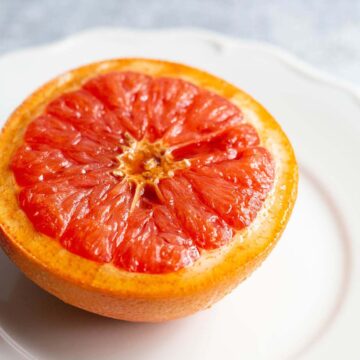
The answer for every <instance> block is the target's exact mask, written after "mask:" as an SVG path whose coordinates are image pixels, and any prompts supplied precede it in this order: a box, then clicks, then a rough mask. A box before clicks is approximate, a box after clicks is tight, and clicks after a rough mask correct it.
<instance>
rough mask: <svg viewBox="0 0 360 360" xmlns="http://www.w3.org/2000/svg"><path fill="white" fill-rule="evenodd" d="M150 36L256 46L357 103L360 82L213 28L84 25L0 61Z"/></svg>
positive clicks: (3, 56)
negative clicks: (98, 40) (97, 40)
mask: <svg viewBox="0 0 360 360" xmlns="http://www.w3.org/2000/svg"><path fill="white" fill-rule="evenodd" d="M149 34H151V35H154V36H166V37H171V36H174V35H190V34H191V36H196V37H197V38H199V39H202V40H205V41H209V42H213V43H215V44H216V45H219V46H224V45H228V46H231V45H235V46H241V47H242V48H244V47H245V48H246V47H247V48H249V49H256V50H260V51H263V52H265V53H268V54H270V55H273V56H274V57H276V58H277V59H278V60H280V61H281V62H282V63H283V64H285V65H287V66H290V67H291V68H292V69H293V70H295V71H297V72H299V73H301V74H302V75H303V76H306V77H307V78H309V79H312V80H315V81H318V82H320V83H323V84H325V85H328V86H332V87H335V88H337V89H338V90H341V91H343V92H344V93H346V94H347V95H349V96H351V97H352V98H353V99H354V100H355V101H356V102H357V105H358V106H360V85H357V84H355V83H352V82H350V81H347V80H344V79H342V78H341V77H339V76H336V75H332V74H331V73H330V72H328V71H324V70H320V69H319V68H317V67H316V66H315V65H312V64H310V63H309V62H307V61H305V60H302V59H301V58H300V57H299V56H298V55H295V54H294V53H292V52H290V51H289V50H286V49H284V48H282V47H280V46H278V45H274V44H272V43H269V42H265V41H260V40H249V39H246V38H243V37H237V36H234V35H228V34H225V33H220V32H217V31H214V30H209V29H205V28H200V27H192V26H183V27H182V26H180V27H164V28H149V29H141V28H131V27H118V26H96V27H91V28H87V29H84V30H81V31H78V32H75V33H73V34H69V35H66V36H64V37H60V38H58V39H55V40H54V41H48V42H44V43H40V44H37V45H30V46H25V47H22V48H19V49H15V50H12V51H9V52H5V53H3V54H0V61H4V60H9V59H10V58H11V57H15V56H16V57H17V56H26V55H28V54H29V53H31V52H34V51H36V52H37V51H43V50H51V49H54V48H57V49H58V48H63V47H67V46H71V45H72V43H74V42H78V41H79V40H81V39H82V38H87V37H91V36H99V35H101V36H129V35H130V36H139V35H149Z"/></svg>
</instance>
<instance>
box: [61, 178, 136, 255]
mask: <svg viewBox="0 0 360 360" xmlns="http://www.w3.org/2000/svg"><path fill="white" fill-rule="evenodd" d="M91 192H92V194H91V195H92V196H91V200H92V202H91V203H90V202H87V201H86V199H82V200H83V201H81V203H80V204H79V205H78V206H77V208H76V210H75V211H76V215H73V217H72V221H71V222H68V226H67V228H66V231H65V232H64V233H63V234H62V236H61V240H60V241H61V243H62V244H63V246H64V247H65V248H66V249H68V250H70V251H72V252H73V253H75V254H78V255H81V256H83V257H86V258H88V259H91V260H95V261H100V262H110V261H112V259H113V256H114V252H115V249H116V247H117V246H118V245H119V244H120V243H121V242H122V241H123V238H124V233H125V229H126V226H127V222H126V221H127V218H128V215H129V211H130V206H131V201H132V192H131V186H130V184H129V183H127V182H122V183H120V184H116V185H113V186H111V187H110V186H109V184H105V185H101V186H100V188H99V187H98V188H96V189H92V191H91ZM79 239H83V241H79Z"/></svg>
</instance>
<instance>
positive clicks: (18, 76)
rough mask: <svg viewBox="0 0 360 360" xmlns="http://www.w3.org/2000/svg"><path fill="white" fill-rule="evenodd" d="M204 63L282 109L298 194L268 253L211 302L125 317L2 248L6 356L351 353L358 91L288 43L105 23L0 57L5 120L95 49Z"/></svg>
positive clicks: (356, 287) (358, 199) (358, 353)
mask: <svg viewBox="0 0 360 360" xmlns="http://www.w3.org/2000/svg"><path fill="white" fill-rule="evenodd" d="M124 56H144V57H153V58H163V59H169V60H176V61H180V62H184V63H187V64H190V65H194V66H197V67H200V68H203V69H206V70H208V71H210V72H212V73H214V74H216V75H219V76H220V77H223V78H225V79H227V80H229V81H230V82H233V83H235V84H236V85H238V86H239V87H241V88H243V89H245V90H246V91H247V92H249V93H250V94H252V95H253V96H254V97H255V98H256V99H258V100H259V101H260V102H262V103H263V104H264V105H265V106H266V107H267V108H268V110H269V111H270V112H271V113H272V114H273V115H274V116H275V117H276V118H277V119H278V121H279V122H280V123H281V125H282V126H283V128H284V129H285V131H286V132H287V134H288V135H289V137H290V139H291V140H292V143H293V144H294V147H295V151H296V154H297V157H298V160H299V162H300V166H301V179H300V188H299V197H298V201H297V204H296V207H295V210H294V213H293V216H292V218H291V221H290V223H289V225H288V228H287V229H286V231H285V234H284V236H283V238H282V239H281V241H280V243H279V244H278V246H277V248H276V249H275V250H274V252H273V253H272V255H271V256H270V257H269V259H268V260H267V261H266V262H265V263H264V265H263V266H262V267H261V268H260V269H259V270H258V271H256V273H255V274H254V275H253V276H251V277H250V278H249V279H248V280H247V281H246V282H244V283H243V284H242V285H240V286H239V287H238V288H237V290H236V291H234V292H233V293H232V294H231V295H229V296H227V297H226V298H225V299H224V300H223V301H221V302H219V303H218V304H216V305H215V306H214V307H213V308H212V309H210V310H207V311H204V312H201V313H199V314H196V315H194V316H191V317H189V318H186V319H183V320H178V321H173V322H169V323H165V324H131V323H126V322H120V321H115V320H110V319H105V318H101V317H99V316H96V315H92V314H90V313H86V312H84V311H81V310H78V309H75V308H73V307H70V306H67V305H65V304H63V303H62V302H60V301H59V300H57V299H56V298H54V297H52V296H50V295H48V294H47V293H45V292H44V291H42V290H40V289H39V288H38V287H37V286H35V285H33V284H32V283H31V282H30V281H29V280H27V279H26V278H25V277H24V276H23V275H21V274H20V272H19V271H18V270H17V269H16V267H15V266H14V265H12V264H11V263H10V262H9V260H8V259H7V258H6V257H5V255H4V254H3V253H0V279H1V284H0V358H3V359H9V360H10V359H11V360H12V359H22V358H23V357H25V358H29V359H67V360H68V359H74V360H75V359H76V360H81V359H86V360H91V359H126V360H133V359H147V360H155V359H156V360H165V359H172V360H177V359H179V360H180V359H181V360H183V359H198V358H201V359H202V358H204V359H209V360H210V359H222V358H226V359H245V360H246V359H257V360H258V359H267V360H271V359H283V358H295V357H298V358H302V359H340V358H341V359H359V358H360V347H359V344H358V342H359V325H358V324H359V323H360V306H359V304H360V221H359V220H360V219H359V214H360V207H359V203H360V191H359V184H360V169H359V164H360V160H359V157H360V96H359V92H358V90H357V89H351V88H350V87H349V86H348V85H344V84H340V83H338V82H337V81H334V80H332V79H330V78H328V77H326V76H324V75H321V74H319V73H318V72H316V71H314V70H312V69H311V68H310V67H309V66H307V65H304V64H302V63H301V62H300V61H298V60H296V59H294V58H293V57H291V56H290V55H287V54H284V53H283V52H281V51H279V50H277V49H274V48H272V47H269V46H268V45H261V44H255V43H248V42H243V41H237V40H233V39H229V38H225V37H222V36H219V35H216V34H213V33H208V32H204V31H199V30H163V31H146V32H142V31H129V30H119V29H116V30H115V29H99V30H95V31H90V32H86V33H82V34H79V35H76V36H73V37H71V38H68V39H66V40H64V41H62V42H59V43H56V44H53V45H50V46H43V47H39V48H34V49H27V50H24V51H20V52H16V53H13V54H9V55H6V56H4V57H2V58H0V79H1V81H0V94H1V107H0V119H2V120H3V121H5V119H6V117H7V116H8V115H9V114H10V112H11V111H12V110H13V109H14V107H15V106H16V105H18V104H19V103H20V102H21V100H22V99H23V98H24V97H25V96H27V95H28V94H29V93H30V92H31V91H33V90H34V89H35V88H36V87H37V86H39V85H40V84H42V83H43V82H45V81H47V80H49V79H50V78H51V77H53V76H55V75H57V74H58V73H60V72H62V71H65V70H67V69H69V68H72V67H75V66H78V65H80V64H84V63H88V62H91V61H94V60H99V59H104V58H110V57H124Z"/></svg>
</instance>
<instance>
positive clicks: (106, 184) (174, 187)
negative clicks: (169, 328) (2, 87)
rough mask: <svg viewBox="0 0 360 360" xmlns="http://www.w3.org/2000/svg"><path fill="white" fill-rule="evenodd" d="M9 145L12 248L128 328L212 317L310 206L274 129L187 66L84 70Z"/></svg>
mask: <svg viewBox="0 0 360 360" xmlns="http://www.w3.org/2000/svg"><path fill="white" fill-rule="evenodd" d="M0 140H1V142H0V151H1V153H2V154H3V156H2V159H1V162H0V177H1V183H2V187H1V195H2V196H1V198H0V208H1V210H0V225H1V230H2V233H3V236H2V237H1V245H2V247H3V248H4V249H5V251H6V252H7V253H8V254H9V256H10V257H11V258H12V259H13V260H14V261H15V263H17V264H18V266H19V267H20V268H21V269H22V270H23V271H24V272H25V273H26V274H27V275H28V276H29V277H30V278H32V279H33V280H34V281H35V282H36V283H38V284H39V285H40V286H42V287H43V288H45V289H46V290H48V291H50V292H51V293H53V294H55V295H56V296H58V297H59V298H61V299H63V300H64V301H66V302H69V303H71V304H74V305H76V306H79V307H82V308H84V309H87V310H89V311H93V312H97V313H100V314H103V315H106V316H111V317H115V318H120V319H127V320H133V321H161V320H168V319H172V318H176V317H180V316H184V315H187V314H190V313H192V312H194V311H197V310H200V309H203V308H205V307H208V306H210V305H211V304H212V303H214V302H215V301H217V300H218V299H220V298H221V297H222V296H224V295H225V294H226V293H228V292H229V291H230V290H231V289H232V288H233V287H234V286H235V285H236V284H237V283H239V282H240V281H241V280H243V279H244V278H245V277H246V276H247V275H248V274H250V273H251V272H252V271H253V270H254V269H255V268H256V267H257V266H258V265H259V264H260V263H261V261H262V260H263V259H264V258H265V257H266V255H267V254H268V253H269V252H270V250H271V249H272V247H273V246H274V245H275V243H276V241H277V240H278V238H279V236H280V234H281V232H282V231H283V229H284V227H285V225H286V222H287V220H288V218H289V215H290V212H291V209H292V207H293V204H294V201H295V197H296V187H297V166H296V161H295V158H294V155H293V151H292V148H291V145H290V144H289V142H288V140H287V138H286V136H285V135H284V133H283V132H282V130H281V129H280V127H279V126H278V124H277V123H276V122H275V121H274V120H273V118H272V117H271V116H270V115H269V114H268V113H267V112H266V111H265V110H264V109H263V108H262V107H261V106H260V105H259V104H257V103H256V102H255V101H254V100H253V99H252V98H251V97H249V96H248V95H247V94H245V93H243V92H242V91H241V90H239V89H237V88H235V87H234V86H232V85H230V84H228V83H226V82H224V81H222V80H220V79H218V78H216V77H213V76H211V75H209V74H206V73H203V72H201V71H199V70H196V69H192V68H189V67H186V66H183V65H180V64H173V63H166V62H161V61H154V60H144V59H120V60H110V61H105V62H102V63H97V64H91V65H89V66H85V67H82V68H79V69H76V70H74V71H71V72H69V73H67V74H65V75H63V76H60V77H58V78H57V79H55V80H53V81H52V82H50V83H48V84H46V85H45V86H43V87H42V88H41V89H40V90H38V91H37V92H36V93H34V94H33V95H31V96H30V97H29V98H28V99H27V100H26V101H25V102H24V103H23V104H22V105H21V106H20V107H19V108H18V109H17V110H16V111H15V112H14V113H13V115H12V116H11V117H10V119H9V121H8V123H7V124H6V126H5V128H4V130H3V132H2V134H1V139H0Z"/></svg>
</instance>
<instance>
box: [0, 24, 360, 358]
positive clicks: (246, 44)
mask: <svg viewBox="0 0 360 360" xmlns="http://www.w3.org/2000/svg"><path fill="white" fill-rule="evenodd" d="M149 35H150V36H156V37H161V38H165V37H166V38H169V37H172V36H173V37H176V36H184V37H186V36H191V37H196V39H197V40H199V41H206V42H209V43H210V44H213V45H214V46H219V47H221V48H222V47H226V46H229V47H241V48H242V49H247V48H248V49H251V50H255V51H260V52H262V53H265V54H267V55H269V56H272V57H274V58H275V59H277V60H279V61H280V62H281V64H282V65H284V66H285V67H287V68H289V67H290V68H291V69H292V70H293V71H294V72H295V73H296V74H297V75H300V76H302V77H306V80H309V81H314V82H317V83H320V84H324V85H326V86H328V87H330V88H333V89H336V90H338V91H340V92H341V93H343V94H346V96H347V97H348V98H350V99H351V100H352V101H353V102H354V103H355V104H356V105H357V106H358V107H359V109H360V86H357V85H356V84H352V83H350V82H347V81H344V80H341V79H339V78H337V77H335V76H333V75H330V74H329V73H327V72H325V71H322V70H319V69H317V68H316V67H315V66H313V65H310V64H309V63H307V62H305V61H303V60H301V59H300V58H299V57H297V56H296V55H293V54H291V53H290V52H289V51H287V50H284V49H282V48H280V47H278V46H276V45H272V44H269V43H266V42H261V41H253V40H246V39H243V38H238V37H234V36H231V35H230V36H229V35H226V34H220V33H218V32H215V31H211V30H205V29H201V28H196V27H170V28H161V29H156V28H153V29H134V28H128V27H95V28H90V29H85V30H82V31H80V32H76V33H73V34H70V35H68V36H65V37H63V38H60V39H57V40H55V41H51V42H45V43H43V44H39V45H35V46H29V47H25V48H21V49H17V50H14V51H10V52H7V53H4V54H0V66H1V62H2V61H9V60H10V61H11V58H13V57H23V56H33V55H34V53H35V54H36V53H37V52H42V51H58V50H64V49H66V48H67V47H70V46H73V45H74V43H79V42H81V41H82V40H84V39H88V38H92V37H102V36H103V37H110V38H111V37H114V38H116V37H120V38H121V37H128V36H137V37H141V36H149ZM0 329H1V325H0ZM16 350H17V349H16ZM21 355H23V354H21ZM0 356H1V353H0ZM23 356H24V355H23Z"/></svg>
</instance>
